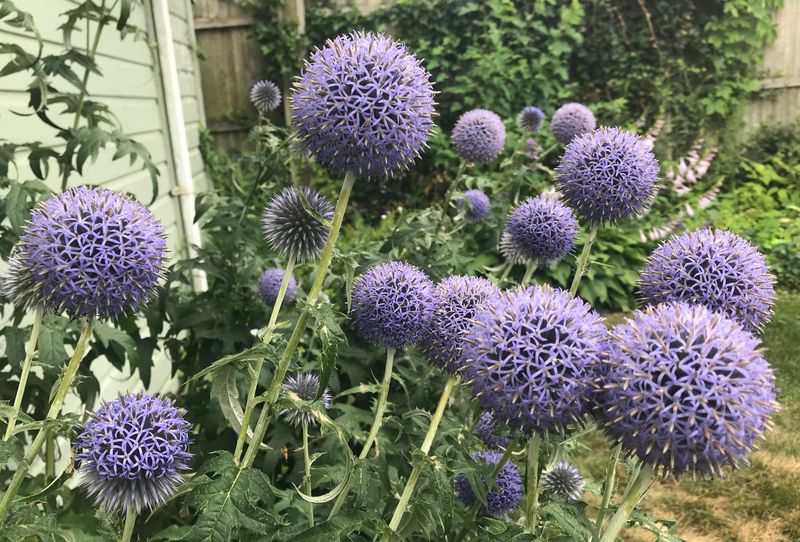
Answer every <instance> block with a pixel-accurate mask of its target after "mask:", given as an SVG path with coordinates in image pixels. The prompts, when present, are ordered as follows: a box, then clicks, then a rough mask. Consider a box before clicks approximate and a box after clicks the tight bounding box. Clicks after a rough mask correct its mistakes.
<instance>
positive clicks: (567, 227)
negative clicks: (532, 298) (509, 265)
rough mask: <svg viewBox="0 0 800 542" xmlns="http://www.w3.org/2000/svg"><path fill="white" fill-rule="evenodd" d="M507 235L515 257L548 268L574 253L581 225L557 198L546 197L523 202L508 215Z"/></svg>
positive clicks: (541, 196)
mask: <svg viewBox="0 0 800 542" xmlns="http://www.w3.org/2000/svg"><path fill="white" fill-rule="evenodd" d="M505 231H506V232H507V233H508V243H511V244H513V245H514V246H515V247H516V250H515V251H514V254H518V255H521V256H523V257H524V258H525V260H526V261H532V262H538V263H539V265H548V264H550V263H551V262H555V261H558V260H560V259H561V258H563V257H564V256H566V255H567V254H569V253H570V252H571V251H572V248H573V246H574V243H575V236H576V235H577V234H578V221H577V220H576V219H575V216H574V215H573V214H572V211H571V210H570V209H569V208H568V207H567V206H566V205H564V204H563V203H561V202H560V201H558V200H557V199H555V198H554V197H552V196H550V195H547V194H542V195H540V196H537V197H535V198H528V199H526V200H525V201H523V202H522V203H521V204H520V205H519V206H518V207H517V208H516V209H514V210H513V211H512V212H511V214H509V215H508V220H507V221H506V228H505Z"/></svg>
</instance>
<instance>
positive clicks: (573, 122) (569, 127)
mask: <svg viewBox="0 0 800 542" xmlns="http://www.w3.org/2000/svg"><path fill="white" fill-rule="evenodd" d="M596 125H597V123H596V121H595V118H594V113H592V111H591V110H590V109H589V108H588V107H586V106H585V105H582V104H578V103H568V104H564V105H562V106H561V107H559V108H558V109H556V112H555V113H553V118H552V120H551V121H550V128H551V129H552V130H553V135H554V136H555V138H556V140H558V142H559V143H561V144H562V145H566V144H568V143H569V142H570V141H572V139H573V138H574V137H575V136H579V135H581V134H585V133H587V132H591V131H592V130H594V129H595V126H596Z"/></svg>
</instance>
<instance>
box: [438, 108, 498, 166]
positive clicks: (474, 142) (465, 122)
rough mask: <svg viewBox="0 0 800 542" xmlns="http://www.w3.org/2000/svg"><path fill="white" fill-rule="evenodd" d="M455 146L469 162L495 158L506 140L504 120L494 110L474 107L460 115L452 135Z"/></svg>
mask: <svg viewBox="0 0 800 542" xmlns="http://www.w3.org/2000/svg"><path fill="white" fill-rule="evenodd" d="M451 139H452V141H453V147H455V149H456V151H457V152H458V154H460V155H461V157H462V158H463V159H464V160H466V161H467V162H472V163H474V164H483V163H485V162H489V161H490V160H494V159H495V158H497V155H499V154H500V151H502V150H503V145H505V142H506V127H505V126H504V125H503V120H502V119H501V118H500V117H499V116H498V115H497V113H494V112H492V111H489V110H486V109H473V110H472V111H467V112H466V113H464V114H463V115H461V117H459V119H458V121H457V122H456V125H455V126H454V127H453V133H452V135H451Z"/></svg>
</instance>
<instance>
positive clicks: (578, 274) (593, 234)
mask: <svg viewBox="0 0 800 542" xmlns="http://www.w3.org/2000/svg"><path fill="white" fill-rule="evenodd" d="M597 227H598V224H597V223H596V222H595V223H593V224H592V226H591V228H589V233H588V234H587V235H586V242H585V243H584V244H583V250H582V251H581V255H580V257H579V258H578V266H577V267H576V268H575V277H574V278H573V279H572V286H570V287H569V293H570V294H572V295H573V296H574V295H577V294H578V286H580V284H581V278H583V274H584V273H585V272H586V264H587V263H589V252H590V251H591V250H592V245H593V244H594V240H595V239H597Z"/></svg>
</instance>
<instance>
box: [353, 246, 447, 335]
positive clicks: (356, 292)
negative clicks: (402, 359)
mask: <svg viewBox="0 0 800 542" xmlns="http://www.w3.org/2000/svg"><path fill="white" fill-rule="evenodd" d="M435 305H436V304H435V293H434V286H433V283H432V282H431V280H430V279H429V278H428V276H427V275H426V274H425V273H423V272H422V271H420V270H419V269H417V268H416V267H414V266H413V265H410V264H407V263H405V262H389V263H385V264H381V265H376V266H374V267H372V268H371V269H369V270H368V271H367V272H366V273H364V274H363V275H361V276H360V277H359V278H358V279H356V281H355V284H354V285H353V303H352V307H351V309H350V316H351V318H352V319H353V323H354V324H355V326H356V331H358V333H359V335H361V336H362V337H363V338H364V339H366V340H367V341H369V342H371V343H373V344H375V345H378V346H386V347H388V348H396V349H398V350H399V349H401V348H405V347H406V346H412V345H414V344H416V343H417V341H419V340H420V339H421V338H422V335H423V334H424V333H425V330H427V328H428V326H429V325H430V322H431V319H432V318H433V311H434V308H435Z"/></svg>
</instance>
